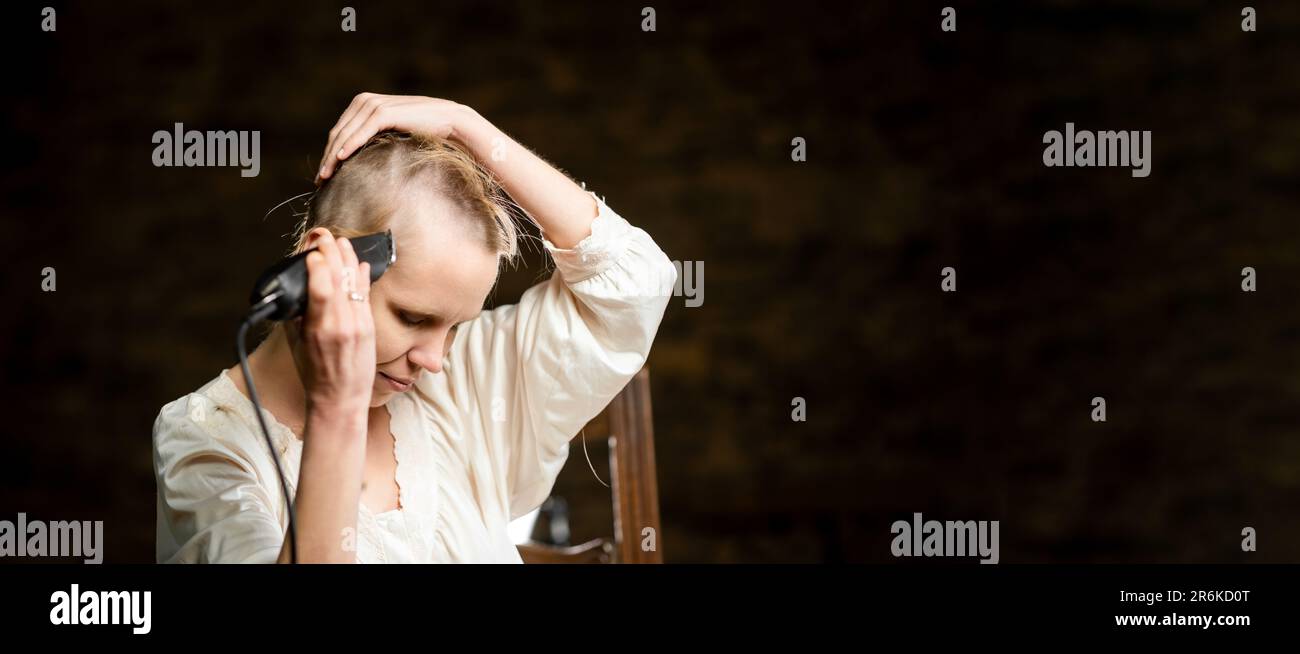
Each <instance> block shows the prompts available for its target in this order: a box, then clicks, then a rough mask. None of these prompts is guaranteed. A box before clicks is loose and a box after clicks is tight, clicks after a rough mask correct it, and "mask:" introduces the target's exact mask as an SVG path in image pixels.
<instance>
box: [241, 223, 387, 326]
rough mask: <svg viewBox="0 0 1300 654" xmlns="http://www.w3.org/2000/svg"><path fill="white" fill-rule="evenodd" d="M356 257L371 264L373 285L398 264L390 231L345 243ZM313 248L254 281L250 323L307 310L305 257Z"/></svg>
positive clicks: (286, 317)
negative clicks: (349, 244)
mask: <svg viewBox="0 0 1300 654" xmlns="http://www.w3.org/2000/svg"><path fill="white" fill-rule="evenodd" d="M348 240H349V241H351V242H352V249H353V250H354V251H356V253H357V262H358V263H360V262H362V261H365V262H368V263H369V264H370V282H371V283H374V282H375V280H377V279H379V277H380V276H381V275H383V274H384V271H385V270H388V267H389V266H390V265H392V264H393V262H395V261H397V244H396V243H394V242H393V232H392V230H388V231H384V232H380V233H378V234H370V235H368V236H360V237H357V238H352V239H348ZM315 250H316V248H312V249H311V250H307V251H306V252H299V253H298V254H295V255H293V256H291V257H286V258H284V259H282V260H280V262H279V263H277V264H275V265H274V266H271V267H270V268H268V269H267V270H266V272H263V273H262V275H261V276H260V277H258V278H257V283H256V284H253V292H252V294H251V295H250V296H249V302H250V303H251V304H252V307H253V308H252V309H251V311H250V312H249V322H252V323H258V322H262V321H264V320H292V319H293V318H297V317H298V316H301V315H302V314H303V313H304V312H305V311H306V310H307V261H306V257H307V254H308V253H310V252H313V251H315Z"/></svg>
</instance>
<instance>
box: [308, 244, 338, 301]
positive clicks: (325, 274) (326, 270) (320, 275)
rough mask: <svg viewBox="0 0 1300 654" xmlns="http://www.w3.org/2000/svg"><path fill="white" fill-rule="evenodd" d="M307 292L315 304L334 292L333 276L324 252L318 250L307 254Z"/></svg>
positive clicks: (327, 298) (326, 298) (326, 299)
mask: <svg viewBox="0 0 1300 654" xmlns="http://www.w3.org/2000/svg"><path fill="white" fill-rule="evenodd" d="M307 292H308V294H309V296H310V301H311V302H313V303H316V305H317V306H320V304H321V303H323V302H326V301H328V300H329V298H330V296H331V295H333V294H334V276H333V275H332V274H331V273H330V266H329V262H328V261H327V260H326V258H325V254H324V253H323V252H321V251H319V250H317V251H315V252H311V253H308V255H307Z"/></svg>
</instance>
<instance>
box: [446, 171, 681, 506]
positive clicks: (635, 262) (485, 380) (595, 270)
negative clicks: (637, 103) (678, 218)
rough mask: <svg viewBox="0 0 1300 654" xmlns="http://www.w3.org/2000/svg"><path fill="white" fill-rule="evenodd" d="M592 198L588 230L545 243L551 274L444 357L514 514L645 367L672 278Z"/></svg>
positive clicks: (533, 500)
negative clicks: (574, 239) (454, 370)
mask: <svg viewBox="0 0 1300 654" xmlns="http://www.w3.org/2000/svg"><path fill="white" fill-rule="evenodd" d="M592 195H593V197H595V199H596V205H597V210H598V211H597V215H596V218H595V220H594V221H593V222H592V225H591V234H590V235H589V236H588V237H587V238H585V239H583V240H582V241H581V242H579V243H578V244H577V245H576V246H574V247H573V248H571V249H560V248H557V247H556V246H555V245H554V244H553V243H551V241H550V240H549V239H545V238H544V239H543V246H544V247H545V248H546V250H547V252H549V253H550V255H551V257H552V258H553V259H554V261H555V267H556V272H555V273H554V274H552V275H551V277H550V278H549V279H547V280H546V281H544V282H541V283H539V284H537V285H535V286H533V287H532V288H530V289H528V290H527V291H525V292H524V294H523V296H522V297H521V298H520V300H519V303H518V304H514V305H507V306H502V307H499V308H496V309H494V310H492V311H486V312H484V313H483V314H480V316H479V317H478V318H476V319H475V320H473V321H470V322H467V323H465V324H464V325H462V326H461V329H460V333H459V334H458V335H457V338H456V339H455V340H454V341H453V344H452V349H451V352H449V355H448V358H447V360H448V364H449V365H450V366H454V367H458V368H460V369H461V370H460V372H459V374H462V375H464V376H465V380H464V386H463V387H464V388H467V389H468V396H469V397H468V398H465V399H464V401H465V402H466V403H468V404H469V406H468V407H466V408H467V409H468V410H469V413H470V415H473V416H474V417H475V419H477V420H479V421H480V423H481V424H482V426H483V432H484V433H485V434H486V435H487V438H486V439H484V440H485V446H486V448H487V449H488V458H489V460H490V461H492V463H493V465H494V466H496V467H497V473H498V475H499V477H498V478H504V480H505V484H506V488H505V493H506V496H507V500H508V503H509V509H510V519H511V520H513V519H515V518H518V517H519V516H522V515H525V514H527V513H528V512H529V511H532V510H533V509H535V508H537V507H538V506H539V505H541V503H542V502H543V501H544V500H545V499H546V497H547V496H548V495H549V494H550V492H551V488H552V486H553V485H554V483H555V479H556V477H557V476H558V475H559V472H560V469H561V468H562V467H563V466H564V462H565V459H567V458H568V453H569V441H570V440H571V439H572V438H573V437H574V436H576V435H577V434H578V432H579V430H580V429H581V428H582V427H583V426H584V425H586V423H587V422H588V421H590V420H591V419H592V418H594V417H595V416H596V414H598V413H600V411H601V410H603V409H604V408H605V406H606V405H607V404H608V403H609V401H610V400H612V399H613V397H614V396H615V395H616V394H618V392H619V391H620V390H622V389H623V387H624V386H625V385H626V384H627V383H628V381H629V380H631V378H632V377H633V375H635V374H636V373H637V372H638V371H639V370H640V369H641V367H642V366H643V365H644V364H645V361H646V357H647V355H648V354H649V352H650V345H651V343H652V341H653V340H654V336H655V332H656V331H657V330H658V328H659V322H660V320H661V319H662V318H663V314H664V310H665V309H666V308H667V305H668V300H669V299H670V298H671V296H672V289H673V286H674V285H675V284H676V281H677V270H676V268H675V267H674V266H673V263H672V261H671V260H669V259H668V256H667V255H665V254H664V252H663V250H661V249H660V248H659V246H658V245H656V244H655V242H654V241H653V240H652V239H651V238H650V236H649V235H648V234H646V232H645V231H644V230H642V229H640V228H637V227H633V226H632V225H630V224H629V223H628V222H627V221H626V220H624V219H623V218H622V217H621V216H619V215H618V214H617V213H615V212H614V211H613V210H612V209H610V208H609V207H608V206H607V205H606V204H605V202H604V201H603V200H602V199H601V198H600V197H598V196H595V194H594V193H593V194H592ZM460 361H463V365H459V366H457V362H460ZM445 371H446V369H445V368H444V372H445ZM458 403H460V402H459V401H458Z"/></svg>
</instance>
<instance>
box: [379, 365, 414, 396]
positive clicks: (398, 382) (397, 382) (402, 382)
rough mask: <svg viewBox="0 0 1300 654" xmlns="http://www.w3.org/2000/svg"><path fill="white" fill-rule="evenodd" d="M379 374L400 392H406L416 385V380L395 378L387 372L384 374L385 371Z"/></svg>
mask: <svg viewBox="0 0 1300 654" xmlns="http://www.w3.org/2000/svg"><path fill="white" fill-rule="evenodd" d="M379 374H380V376H382V377H383V378H384V379H386V380H387V381H388V383H389V384H390V385H392V386H393V387H394V388H395V389H397V390H399V391H404V390H406V389H408V388H410V387H411V384H414V383H415V379H408V378H404V377H395V376H393V375H390V374H388V373H386V372H384V371H382V370H380V371H379Z"/></svg>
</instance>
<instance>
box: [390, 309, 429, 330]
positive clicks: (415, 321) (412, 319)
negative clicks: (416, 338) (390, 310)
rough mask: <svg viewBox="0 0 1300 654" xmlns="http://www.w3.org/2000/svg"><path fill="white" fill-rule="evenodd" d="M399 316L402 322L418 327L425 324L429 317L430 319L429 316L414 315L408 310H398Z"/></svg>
mask: <svg viewBox="0 0 1300 654" xmlns="http://www.w3.org/2000/svg"><path fill="white" fill-rule="evenodd" d="M397 317H398V319H399V320H401V321H402V322H404V323H406V324H408V325H410V326H412V327H418V326H420V325H423V324H424V323H425V322H427V321H428V320H429V319H428V318H427V317H425V316H414V315H411V314H409V313H407V312H405V311H398V312H397Z"/></svg>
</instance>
